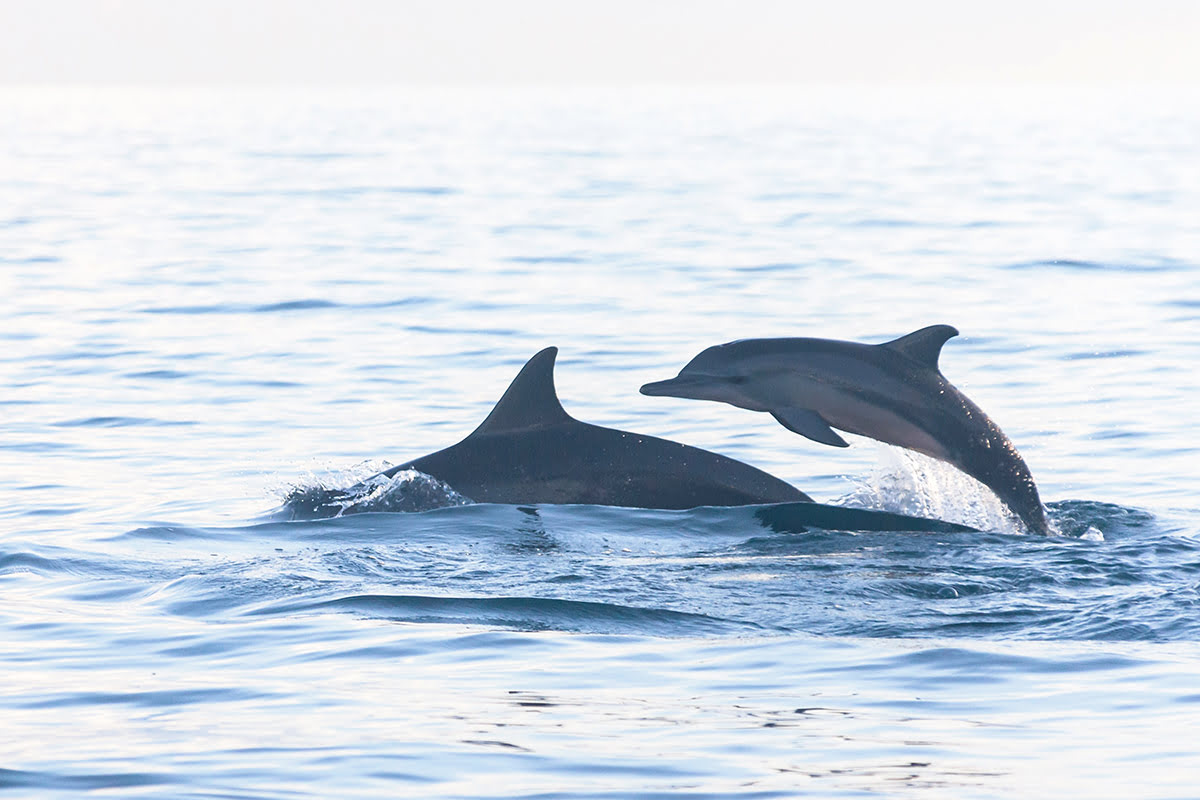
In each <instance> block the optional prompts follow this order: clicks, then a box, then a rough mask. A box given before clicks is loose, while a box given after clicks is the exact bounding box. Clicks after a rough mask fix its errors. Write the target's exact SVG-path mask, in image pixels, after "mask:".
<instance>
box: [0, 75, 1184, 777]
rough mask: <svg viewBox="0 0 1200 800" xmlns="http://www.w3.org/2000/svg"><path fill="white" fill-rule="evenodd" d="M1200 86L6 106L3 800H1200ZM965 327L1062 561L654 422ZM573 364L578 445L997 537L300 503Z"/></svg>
mask: <svg viewBox="0 0 1200 800" xmlns="http://www.w3.org/2000/svg"><path fill="white" fill-rule="evenodd" d="M1195 99H1196V98H1194V97H1187V96H1180V95H1178V94H1170V93H1166V94H1163V93H1159V94H1150V93H1136V92H1127V93H1119V92H1109V93H1094V94H1082V93H1079V92H1068V91H1064V92H1062V93H1060V94H1056V95H1043V94H1037V93H1033V92H1017V93H1005V92H1000V91H999V90H996V91H991V90H989V91H980V92H978V93H975V94H973V95H967V94H964V93H951V94H934V93H929V92H899V91H897V92H891V93H884V92H872V91H867V90H853V89H846V90H838V91H833V90H829V91H818V90H794V89H782V88H779V89H753V90H751V89H723V90H717V89H712V90H695V91H687V92H684V91H673V90H666V89H662V90H639V91H616V90H612V91H608V90H599V89H596V90H587V91H571V92H567V91H532V90H531V91H518V90H503V91H500V90H497V91H491V92H483V91H468V90H444V91H432V90H430V91H418V90H413V89H405V90H399V89H397V90H376V91H335V90H322V91H303V92H301V91H283V90H273V91H268V90H254V91H250V90H247V91H240V92H235V91H215V90H213V91H209V90H200V89H196V90H186V91H183V90H176V91H165V90H164V91H150V90H145V91H143V90H90V91H84V90H65V89H63V90H36V91H35V90H5V91H3V92H0V119H2V120H3V122H2V123H0V297H2V298H3V313H0V343H2V344H3V347H0V387H2V389H0V481H2V485H3V487H4V488H3V490H2V494H0V497H3V502H2V503H0V795H5V796H7V795H12V796H22V797H25V796H28V797H64V798H65V797H80V796H89V795H97V796H116V797H147V798H213V797H222V798H307V797H312V798H326V797H345V798H360V797H362V798H365V797H379V798H383V797H387V798H394V797H413V798H432V797H438V798H500V797H505V798H539V799H548V798H604V799H605V800H615V799H616V798H676V797H679V798H788V797H797V796H813V797H910V796H911V797H921V798H941V797H945V798H956V799H957V798H963V797H971V798H1011V797H1063V796H1069V797H1089V798H1122V800H1125V799H1126V798H1130V797H1139V798H1164V799H1165V798H1178V799H1182V798H1196V797H1200V788H1198V787H1200V744H1197V742H1200V499H1198V493H1197V482H1196V476H1197V464H1200V433H1198V426H1197V408H1200V406H1198V404H1197V397H1198V396H1200V370H1197V368H1196V365H1197V364H1198V363H1200V223H1198V222H1197V220H1198V219H1200V215H1198V214H1197V210H1198V209H1200V145H1198V144H1197V143H1200V103H1196V102H1195ZM935 323H947V324H952V325H954V326H955V327H957V328H958V329H959V330H960V331H961V336H959V337H957V338H954V339H952V340H951V341H950V342H949V343H948V344H947V345H946V347H945V349H944V350H943V354H942V358H941V368H942V371H943V373H944V374H945V375H946V376H947V377H948V378H949V379H950V380H951V381H952V382H953V383H954V384H955V385H956V386H958V387H959V388H960V389H962V390H963V391H964V392H965V393H966V394H967V395H969V396H970V397H971V398H972V399H973V400H975V402H976V403H978V404H979V405H980V406H981V407H982V408H984V409H985V410H986V411H987V412H988V414H989V415H990V416H991V417H992V418H993V419H994V420H995V421H996V422H997V423H999V424H1000V426H1001V427H1003V428H1004V430H1005V431H1006V433H1007V434H1008V435H1009V437H1010V438H1011V439H1012V440H1013V442H1014V443H1015V444H1016V446H1017V447H1018V448H1019V450H1020V451H1021V453H1022V454H1023V455H1024V457H1025V460H1026V461H1027V463H1028V464H1029V466H1030V468H1031V470H1032V471H1033V474H1034V476H1035V478H1036V479H1037V482H1038V486H1039V488H1040V490H1041V495H1042V498H1043V500H1044V501H1045V502H1046V503H1047V506H1048V514H1049V519H1050V521H1051V524H1052V526H1053V527H1054V528H1055V530H1056V535H1054V536H1050V537H1040V536H1030V535H1026V534H1025V533H1024V532H1023V531H1022V530H1021V528H1020V527H1019V525H1018V524H1017V523H1015V522H1014V521H1013V520H1012V519H1011V518H1010V517H1009V516H1008V515H1007V514H1006V513H1005V512H1004V510H1003V509H1002V508H1001V507H1000V506H999V504H998V502H997V501H996V500H995V498H994V497H992V496H991V495H990V493H989V492H988V491H987V490H986V489H984V488H982V487H981V486H979V485H978V484H975V483H974V482H973V481H971V480H970V479H969V478H966V477H964V476H962V475H960V474H958V473H956V472H955V471H954V470H953V469H952V468H949V467H947V466H945V465H942V464H939V463H937V462H933V461H930V460H928V459H924V458H923V457H920V456H915V455H910V454H906V453H903V452H901V451H898V450H895V449H893V448H889V447H887V446H884V445H880V444H876V443H874V442H871V441H869V440H865V439H861V438H853V439H852V446H851V447H850V448H848V449H838V448H831V447H824V446H822V445H819V444H816V443H814V442H811V441H809V440H808V439H804V438H802V437H799V436H796V435H795V434H793V433H790V432H789V431H787V430H785V429H784V428H783V427H781V426H779V425H778V424H776V423H775V421H774V420H772V419H771V418H770V416H769V415H766V414H755V413H751V412H748V411H744V410H740V409H736V408H733V407H731V406H726V405H722V404H717V403H703V402H695V401H688V400H679V399H672V398H663V397H645V396H642V395H640V394H639V393H638V387H639V386H641V385H642V384H643V383H646V382H649V381H652V380H660V379H663V378H667V377H671V376H673V375H674V374H675V373H676V372H677V371H678V370H679V368H680V367H681V366H682V365H683V364H685V363H686V362H687V361H688V360H689V359H690V358H691V357H692V356H693V355H695V354H696V353H697V352H699V351H700V350H702V349H704V348H705V347H707V346H709V345H712V344H717V343H720V342H724V341H729V340H732V339H739V338H748V337H759V336H818V337H826V338H837V339H850V340H856V341H864V342H883V341H886V340H889V339H893V338H895V337H897V336H900V335H902V334H905V333H908V332H910V331H912V330H915V329H917V328H921V327H924V326H926V325H930V324H935ZM550 345H555V346H557V347H558V348H559V349H560V352H559V356H558V368H557V372H556V380H557V385H558V390H559V394H560V397H561V398H562V401H563V404H564V406H565V407H566V409H567V410H568V412H570V413H571V414H572V415H573V416H575V417H577V418H578V419H581V420H585V421H587V422H592V423H596V424H599V425H605V426H609V427H614V428H620V429H623V430H631V431H637V432H640V433H646V434H652V435H656V436H661V437H665V438H669V439H673V440H676V441H682V442H686V443H688V444H692V445H696V446H700V447H704V448H707V449H710V450H714V451H717V452H719V453H723V454H725V455H729V456H732V457H734V458H738V459H741V460H743V461H746V462H748V463H751V464H753V465H755V466H757V467H760V468H762V469H765V470H767V471H769V472H771V473H773V474H776V475H778V476H780V477H781V478H784V479H785V480H788V481H790V482H792V483H794V484H796V485H797V486H798V487H799V488H801V489H803V490H804V491H805V492H807V493H809V494H810V495H812V496H813V497H814V498H816V499H817V500H819V501H822V502H826V503H833V504H838V505H846V506H854V507H865V508H870V509H881V510H887V511H893V512H902V513H909V514H920V515H924V516H931V517H937V518H940V519H945V520H949V521H952V522H959V523H964V524H967V525H970V526H973V527H975V528H978V529H980V532H974V533H892V532H873V533H855V532H844V531H822V530H807V531H798V530H797V531H786V530H778V529H773V528H772V527H770V526H768V525H765V524H764V523H763V521H762V519H761V518H760V517H759V516H758V515H756V513H755V510H754V509H747V508H732V509H730V508H726V509H721V508H700V509H694V510H688V511H655V510H644V509H621V508H608V507H596V506H552V505H546V506H538V507H525V506H521V507H518V506H504V505H488V504H467V505H458V506H453V507H445V508H437V509H434V510H429V511H422V512H414V513H363V514H347V515H343V516H340V517H336V518H332V519H323V520H315V521H297V522H284V521H280V520H279V519H277V518H274V517H272V512H273V510H274V509H276V508H277V507H278V506H279V505H280V503H281V502H282V501H283V499H284V498H285V497H286V496H288V494H289V493H291V492H294V491H296V490H297V489H301V490H303V489H308V488H316V487H320V488H338V487H348V486H350V485H352V484H354V483H355V482H356V481H358V480H360V479H362V478H364V477H366V476H369V475H372V474H374V473H376V472H378V471H379V470H381V469H383V468H385V467H387V466H389V465H394V464H401V463H404V462H405V461H407V460H409V459H411V458H414V457H416V456H420V455H423V454H425V453H428V452H431V451H434V450H438V449H440V448H442V447H445V446H447V445H450V444H452V443H454V442H456V441H458V440H459V439H461V438H463V437H464V436H465V435H466V434H468V433H469V432H470V431H471V430H472V429H474V427H475V426H476V425H477V424H478V423H479V422H480V421H481V420H482V419H483V418H484V417H485V416H486V415H487V413H488V411H489V410H490V409H491V407H492V406H493V404H494V403H495V402H496V400H497V399H498V398H499V397H500V395H501V394H502V393H503V391H504V389H505V388H506V387H507V386H508V383H509V381H511V380H512V378H513V377H514V376H515V375H516V373H517V371H518V369H519V368H520V367H521V365H522V364H523V363H524V362H525V361H526V360H527V359H528V358H529V357H530V356H532V355H533V354H534V353H535V352H537V351H538V350H540V349H542V348H543V347H546V346H550Z"/></svg>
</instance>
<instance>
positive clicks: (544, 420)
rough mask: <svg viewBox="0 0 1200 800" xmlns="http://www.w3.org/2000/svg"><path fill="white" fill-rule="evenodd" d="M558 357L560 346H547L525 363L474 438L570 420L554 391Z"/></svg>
mask: <svg viewBox="0 0 1200 800" xmlns="http://www.w3.org/2000/svg"><path fill="white" fill-rule="evenodd" d="M556 355H558V348H557V347H547V348H546V349H545V350H543V351H541V352H540V353H538V354H537V355H535V356H534V357H533V358H531V359H529V360H528V361H527V362H525V366H523V367H521V371H520V372H518V373H517V377H515V378H513V382H512V383H510V384H509V385H508V390H507V391H505V392H504V396H503V397H501V398H500V402H498V403H496V407H495V408H493V409H492V413H490V414H488V416H487V419H485V420H484V421H483V422H482V423H481V424H480V425H479V427H478V428H476V429H475V431H474V432H473V433H472V434H471V435H472V436H476V435H479V434H491V433H503V432H505V431H517V430H526V429H529V428H537V427H542V426H545V425H553V424H556V423H560V422H568V421H570V419H571V416H570V415H569V414H567V412H566V411H565V410H563V407H562V403H560V402H558V393H557V392H555V391H554V357H555V356H556Z"/></svg>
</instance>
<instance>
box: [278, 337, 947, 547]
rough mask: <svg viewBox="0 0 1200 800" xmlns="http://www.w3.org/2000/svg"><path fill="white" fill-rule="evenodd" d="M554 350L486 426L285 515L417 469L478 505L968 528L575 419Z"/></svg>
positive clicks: (331, 510) (296, 504)
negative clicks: (734, 511)
mask: <svg viewBox="0 0 1200 800" xmlns="http://www.w3.org/2000/svg"><path fill="white" fill-rule="evenodd" d="M557 353H558V349H557V348H554V347H548V348H546V349H545V350H542V351H541V352H540V353H538V354H537V355H535V356H534V357H533V358H531V359H530V360H529V361H528V362H527V363H526V364H525V366H524V367H523V368H522V369H521V371H520V373H518V375H517V377H516V378H514V379H513V382H512V384H511V385H510V386H509V387H508V390H507V391H506V392H505V393H504V396H503V397H501V398H500V401H499V402H498V403H496V405H495V407H494V408H493V409H492V412H491V413H490V414H489V415H488V416H487V418H486V419H485V420H484V421H483V423H482V424H480V426H479V427H478V428H476V429H475V431H474V432H472V433H471V434H470V435H469V436H467V437H466V438H465V439H463V440H462V441H461V442H459V443H458V444H455V445H451V446H450V447H447V448H446V449H444V450H439V451H437V452H436V453H431V454H429V455H427V456H422V457H421V458H417V459H414V460H412V461H408V462H405V463H404V464H401V465H400V466H398V467H392V468H391V469H388V470H386V471H384V472H382V473H380V474H379V475H377V476H374V477H373V478H369V479H367V480H366V481H363V482H362V483H360V484H358V485H356V486H354V487H350V488H349V489H341V490H330V489H302V490H298V491H296V492H294V493H293V495H292V496H291V497H289V498H288V500H287V501H285V504H284V507H283V511H284V512H286V518H289V519H312V518H316V517H329V516H334V515H336V514H341V513H353V512H355V511H366V510H384V509H379V508H377V507H375V506H372V505H369V504H363V505H357V504H355V503H354V502H353V498H355V497H357V496H362V495H365V494H366V493H367V492H366V491H365V490H366V489H369V487H370V486H372V485H377V484H378V480H377V479H380V478H392V477H393V476H395V475H397V473H400V472H402V471H406V470H417V471H419V472H421V473H424V474H426V475H429V476H432V477H434V478H436V479H437V480H439V481H441V482H443V483H445V484H448V485H449V487H451V488H452V489H454V490H455V491H456V492H459V493H461V494H462V495H465V496H466V497H468V498H470V499H472V500H475V501H477V502H484V503H504V504H513V505H525V504H541V503H579V504H589V505H612V506H627V507H634V508H656V509H688V508H696V507H698V506H746V505H760V506H763V508H760V509H758V511H757V512H756V516H757V517H758V518H759V519H760V521H762V522H763V524H768V525H770V526H771V527H773V528H778V529H780V530H791V531H800V530H804V529H805V527H806V526H812V527H817V528H824V529H827V530H886V531H898V530H913V531H962V530H970V529H969V528H964V527H962V526H958V525H951V524H949V523H945V522H941V521H939V520H929V519H922V518H919V517H907V516H904V515H900V514H889V513H886V512H880V511H867V510H864V509H854V508H843V507H840V506H827V505H822V504H820V503H814V502H812V500H811V498H810V497H809V496H808V495H806V494H805V493H804V492H802V491H800V490H799V489H797V488H796V487H794V486H792V485H791V484H789V483H786V482H784V481H782V480H780V479H778V478H776V477H774V476H772V475H769V474H767V473H766V472H763V471H762V470H760V469H756V468H754V467H752V466H750V465H748V464H744V463H742V462H741V461H736V460H734V459H732V458H728V457H726V456H722V455H718V454H717V453H711V452H709V451H707V450H701V449H700V448H698V447H690V446H688V445H684V444H679V443H678V442H671V441H668V440H666V439H659V438H656V437H654V436H646V435H644V434H639V433H629V432H627V431H620V430H615V429H613V428H602V427H600V426H598V425H589V424H588V423H586V422H580V421H578V420H576V419H574V418H572V417H571V416H570V415H569V414H567V412H566V411H565V410H564V409H563V407H562V404H561V403H560V402H559V400H558V394H557V393H556V392H555V390H554V358H555V356H556V354H557ZM347 499H350V500H351V502H350V503H347V502H346V501H347Z"/></svg>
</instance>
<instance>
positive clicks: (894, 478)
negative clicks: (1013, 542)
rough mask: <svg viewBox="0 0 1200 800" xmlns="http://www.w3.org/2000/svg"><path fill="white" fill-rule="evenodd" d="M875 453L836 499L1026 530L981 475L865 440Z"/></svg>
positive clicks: (1011, 530) (1014, 530)
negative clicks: (871, 462) (861, 474)
mask: <svg viewBox="0 0 1200 800" xmlns="http://www.w3.org/2000/svg"><path fill="white" fill-rule="evenodd" d="M864 441H866V442H869V444H870V446H872V447H874V448H875V449H876V451H877V452H878V454H879V456H878V458H877V459H876V462H877V466H876V467H875V468H874V469H873V470H872V472H871V473H870V474H869V475H867V476H866V477H865V478H853V477H852V478H851V480H852V481H854V482H855V483H856V484H857V486H856V488H855V489H854V491H852V492H850V493H849V494H847V495H845V496H843V497H841V498H840V499H839V500H838V503H839V504H842V505H849V506H859V507H862V508H869V509H874V510H879V511H890V512H893V513H897V514H907V515H909V516H915V517H931V518H933V519H940V520H945V521H947V522H956V523H959V524H961V525H969V526H971V527H973V528H979V529H981V530H989V531H999V532H1003V533H1018V534H1019V533H1025V528H1024V526H1022V524H1021V522H1020V521H1019V520H1018V519H1017V518H1016V516H1015V515H1013V514H1012V513H1011V512H1010V511H1009V510H1008V509H1007V508H1005V506H1004V504H1003V503H1001V502H1000V499H999V498H997V497H996V495H995V494H994V493H993V492H992V491H991V490H990V489H988V488H987V487H986V486H984V485H983V484H982V483H980V482H979V481H977V480H975V479H974V478H972V477H971V476H969V475H967V474H965V473H963V472H960V471H959V470H957V469H955V468H954V467H952V466H950V465H949V464H945V463H943V462H941V461H938V460H937V459H933V458H929V457H928V456H924V455H921V454H920V453H914V452H912V451H910V450H904V449H902V448H899V447H892V446H891V445H886V444H883V443H881V442H876V441H874V440H864Z"/></svg>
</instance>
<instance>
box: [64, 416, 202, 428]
mask: <svg viewBox="0 0 1200 800" xmlns="http://www.w3.org/2000/svg"><path fill="white" fill-rule="evenodd" d="M195 424H196V423H194V422H189V421H181V420H167V419H152V418H150V417H86V418H82V419H67V420H63V421H61V422H56V423H54V427H56V428H125V427H131V426H135V425H152V426H156V425H195Z"/></svg>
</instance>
